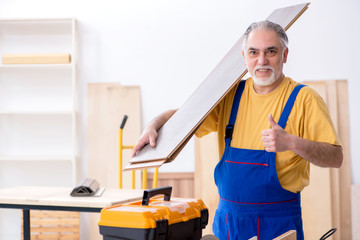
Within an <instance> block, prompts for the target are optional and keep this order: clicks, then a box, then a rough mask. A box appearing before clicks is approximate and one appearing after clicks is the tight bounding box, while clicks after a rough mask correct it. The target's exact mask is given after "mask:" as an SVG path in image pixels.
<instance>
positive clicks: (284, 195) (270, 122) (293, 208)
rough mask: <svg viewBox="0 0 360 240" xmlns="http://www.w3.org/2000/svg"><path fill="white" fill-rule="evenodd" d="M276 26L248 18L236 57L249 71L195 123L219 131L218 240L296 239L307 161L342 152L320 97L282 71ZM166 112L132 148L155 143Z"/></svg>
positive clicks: (338, 157)
mask: <svg viewBox="0 0 360 240" xmlns="http://www.w3.org/2000/svg"><path fill="white" fill-rule="evenodd" d="M287 43H288V38H287V35H286V33H285V31H284V29H283V28H282V27H281V26H279V25H278V24H275V23H272V22H270V21H261V22H256V23H253V24H252V25H250V27H249V28H248V29H247V30H246V32H245V38H244V42H243V52H242V54H243V56H244V59H245V63H246V66H247V68H248V71H249V73H250V75H251V78H249V79H247V80H246V81H241V82H240V83H239V84H238V86H237V87H236V88H234V89H233V90H231V91H230V92H229V93H228V94H227V95H226V97H225V98H224V99H223V100H222V101H221V102H220V103H219V104H218V105H217V106H216V107H215V109H214V110H213V111H212V112H211V113H210V115H209V116H208V117H207V119H206V120H205V121H204V123H203V124H202V125H201V126H200V128H199V129H198V130H197V132H196V135H197V136H198V137H201V136H204V135H206V134H208V133H210V132H212V131H217V132H218V134H219V149H220V152H221V153H222V154H223V155H222V157H221V159H220V161H219V163H218V164H217V166H216V168H215V173H214V176H215V183H216V185H217V187H218V192H219V196H220V200H219V206H218V209H217V211H216V214H215V219H214V225H213V231H214V234H215V235H216V236H217V237H218V238H220V239H250V238H252V237H254V236H256V237H257V239H273V238H275V237H277V236H279V235H281V234H283V233H285V232H287V231H289V230H296V231H297V239H303V238H304V236H303V230H302V219H301V207H300V192H301V190H302V189H303V188H304V187H305V186H306V185H308V184H309V164H310V163H313V164H315V165H318V166H321V167H340V166H341V163H342V159H343V155H342V148H341V146H340V143H339V140H338V138H337V134H336V132H335V130H334V126H333V124H332V122H331V119H330V117H329V113H328V110H327V107H326V104H325V103H324V101H323V100H322V99H321V97H320V96H319V95H318V94H317V93H316V92H315V91H314V90H312V89H311V88H309V87H304V86H303V85H301V84H299V83H297V82H295V81H293V80H292V79H291V78H289V77H286V76H284V73H283V64H284V63H286V61H287V56H288V53H289V50H288V47H287ZM175 111H176V110H170V111H167V112H165V113H163V114H161V115H159V116H158V117H156V118H155V119H154V120H153V121H151V122H150V123H149V125H148V126H147V127H146V128H145V129H144V131H143V134H142V136H141V138H140V140H139V142H138V143H137V144H136V146H135V147H134V150H133V155H135V154H136V153H137V152H138V151H139V150H140V149H141V148H142V147H143V146H144V145H145V144H150V145H151V146H155V144H156V138H157V131H158V129H159V128H160V127H161V126H162V125H163V124H164V123H165V122H166V121H167V120H168V119H169V118H170V117H171V116H172V114H174V112H175Z"/></svg>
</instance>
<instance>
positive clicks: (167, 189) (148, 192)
mask: <svg viewBox="0 0 360 240" xmlns="http://www.w3.org/2000/svg"><path fill="white" fill-rule="evenodd" d="M171 190H172V186H166V187H159V188H153V189H148V190H144V195H143V199H142V205H143V206H148V205H149V200H150V198H151V197H153V196H156V195H159V194H164V201H170V197H171Z"/></svg>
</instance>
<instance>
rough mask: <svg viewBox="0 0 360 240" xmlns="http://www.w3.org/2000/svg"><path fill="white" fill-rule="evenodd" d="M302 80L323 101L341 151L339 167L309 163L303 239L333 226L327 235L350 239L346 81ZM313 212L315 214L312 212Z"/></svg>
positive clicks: (303, 197)
mask: <svg viewBox="0 0 360 240" xmlns="http://www.w3.org/2000/svg"><path fill="white" fill-rule="evenodd" d="M304 84H307V85H309V86H311V87H312V88H314V89H315V90H316V91H317V92H318V93H319V94H320V95H321V97H322V98H323V99H324V101H325V102H326V103H327V105H328V108H329V113H330V116H331V118H332V120H333V123H334V127H335V129H336V130H337V133H338V136H339V139H340V142H341V145H342V147H343V154H344V160H343V164H342V166H341V168H340V169H336V168H320V167H316V166H314V165H311V171H310V185H309V186H308V187H306V188H305V190H304V191H303V192H302V200H303V201H302V208H303V219H304V231H305V239H306V238H311V237H312V236H321V235H322V234H323V233H324V232H326V231H327V230H329V229H331V228H333V227H336V228H337V232H336V234H334V235H333V236H332V237H331V239H334V240H337V239H351V190H350V187H351V171H350V139H349V113H348V90H347V81H346V80H328V81H305V82H304ZM329 193H330V196H329V195H328V194H329ZM314 196H321V199H320V198H317V199H315V197H314ZM323 196H324V197H323ZM314 212H317V213H318V214H316V216H315V215H314V214H313V213H314ZM315 223H316V224H315ZM319 224H321V226H319Z"/></svg>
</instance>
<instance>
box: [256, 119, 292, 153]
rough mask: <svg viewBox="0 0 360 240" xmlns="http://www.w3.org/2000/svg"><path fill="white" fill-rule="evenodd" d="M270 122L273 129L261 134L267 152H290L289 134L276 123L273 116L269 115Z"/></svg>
mask: <svg viewBox="0 0 360 240" xmlns="http://www.w3.org/2000/svg"><path fill="white" fill-rule="evenodd" d="M268 120H269V123H270V126H271V128H270V129H265V130H263V131H262V132H261V135H262V137H261V140H262V141H263V144H264V147H265V150H266V151H267V152H283V151H286V150H288V137H289V134H288V133H287V132H286V131H285V130H284V129H283V128H282V127H280V126H279V125H278V124H277V123H276V122H275V120H274V119H273V117H272V115H271V114H269V117H268Z"/></svg>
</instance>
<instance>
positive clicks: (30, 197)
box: [0, 186, 143, 240]
mask: <svg viewBox="0 0 360 240" xmlns="http://www.w3.org/2000/svg"><path fill="white" fill-rule="evenodd" d="M71 190H72V188H62V187H30V186H24V187H13V188H2V189H0V208H12V209H22V211H23V235H24V238H23V239H24V240H30V210H33V209H37V210H54V211H74V212H100V211H101V209H103V208H105V207H110V206H113V205H117V204H123V203H128V202H132V201H137V200H141V199H142V196H143V190H133V189H115V188H107V189H105V191H104V192H103V194H102V195H101V196H99V197H72V196H70V192H71Z"/></svg>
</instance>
